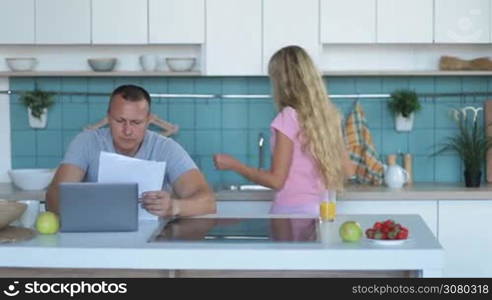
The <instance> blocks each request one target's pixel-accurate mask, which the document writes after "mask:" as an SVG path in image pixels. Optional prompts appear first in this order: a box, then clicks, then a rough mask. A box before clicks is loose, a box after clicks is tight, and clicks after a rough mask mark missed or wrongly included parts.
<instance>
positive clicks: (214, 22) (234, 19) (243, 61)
mask: <svg viewBox="0 0 492 300" xmlns="http://www.w3.org/2000/svg"><path fill="white" fill-rule="evenodd" d="M261 3H262V0H208V1H207V12H206V16H207V17H206V20H207V26H206V28H207V33H206V35H207V45H206V51H205V53H206V54H205V61H206V73H207V75H259V74H261V73H262V56H261V54H262V52H261V51H262V48H261V47H262V40H261V30H262V27H261V25H262V20H261V15H262V13H261V12H262V5H261Z"/></svg>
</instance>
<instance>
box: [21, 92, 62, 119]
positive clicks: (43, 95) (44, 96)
mask: <svg viewBox="0 0 492 300" xmlns="http://www.w3.org/2000/svg"><path fill="white" fill-rule="evenodd" d="M54 95H55V94H54V93H51V92H46V91H42V90H39V89H35V90H34V91H28V92H24V93H22V95H21V97H20V100H21V102H22V103H23V104H24V105H25V106H26V107H27V114H28V118H29V126H31V127H32V128H45V127H46V122H47V119H48V107H50V106H51V105H53V104H54Z"/></svg>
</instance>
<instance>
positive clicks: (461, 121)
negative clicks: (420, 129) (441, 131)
mask: <svg viewBox="0 0 492 300" xmlns="http://www.w3.org/2000/svg"><path fill="white" fill-rule="evenodd" d="M469 110H471V111H472V112H474V114H473V118H468V119H467V111H469ZM481 110H482V108H481V107H480V108H474V107H471V106H468V107H464V108H462V109H461V110H459V111H458V110H456V109H454V119H455V121H456V123H457V124H458V132H457V133H456V134H455V135H454V136H450V137H448V138H447V139H446V140H445V142H444V143H442V144H441V148H440V149H439V150H438V151H437V152H435V153H434V155H438V154H441V153H443V152H446V151H452V152H456V153H458V155H459V157H460V159H461V160H462V161H463V165H464V167H465V170H464V172H463V175H464V177H465V185H466V186H467V187H479V186H480V182H481V177H482V167H483V164H484V162H485V155H486V153H487V151H488V150H489V149H491V148H492V138H490V137H487V136H485V135H484V130H483V128H482V126H480V125H479V124H478V122H477V114H478V112H479V111H481Z"/></svg>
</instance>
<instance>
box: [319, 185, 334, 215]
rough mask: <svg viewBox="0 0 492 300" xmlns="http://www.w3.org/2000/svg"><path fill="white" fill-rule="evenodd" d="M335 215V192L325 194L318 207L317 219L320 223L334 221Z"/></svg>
mask: <svg viewBox="0 0 492 300" xmlns="http://www.w3.org/2000/svg"><path fill="white" fill-rule="evenodd" d="M336 214H337V200H336V194H335V192H328V191H327V192H326V194H325V195H324V196H323V199H322V200H321V203H320V205H319V218H320V220H321V221H330V222H333V221H335V216H336Z"/></svg>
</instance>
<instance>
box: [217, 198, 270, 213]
mask: <svg viewBox="0 0 492 300" xmlns="http://www.w3.org/2000/svg"><path fill="white" fill-rule="evenodd" d="M271 204H272V201H217V214H218V215H219V216H224V215H241V214H243V215H251V216H257V215H265V214H268V212H269V211H270V206H271Z"/></svg>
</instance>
